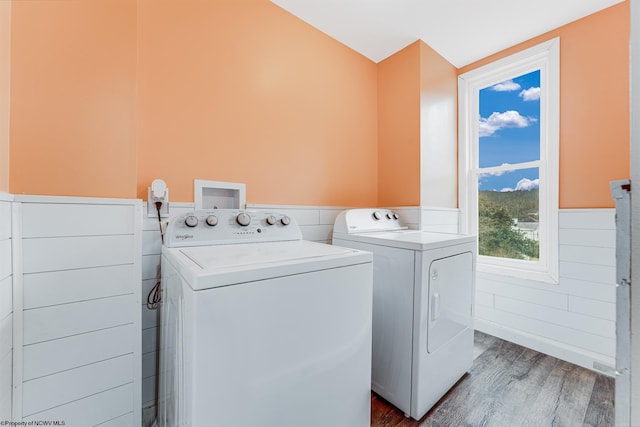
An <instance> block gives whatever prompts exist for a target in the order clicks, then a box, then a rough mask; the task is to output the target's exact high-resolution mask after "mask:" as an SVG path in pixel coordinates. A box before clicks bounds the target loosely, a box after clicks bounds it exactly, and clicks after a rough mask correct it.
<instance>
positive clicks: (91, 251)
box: [22, 235, 135, 274]
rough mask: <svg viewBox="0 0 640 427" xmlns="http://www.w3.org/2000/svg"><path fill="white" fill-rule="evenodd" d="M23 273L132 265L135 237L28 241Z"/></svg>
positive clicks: (66, 238)
mask: <svg viewBox="0 0 640 427" xmlns="http://www.w3.org/2000/svg"><path fill="white" fill-rule="evenodd" d="M22 245H23V263H24V273H25V274H28V273H39V272H43V271H59V270H70V269H74V268H90V267H103V266H107V265H119V264H132V263H133V262H134V256H135V254H134V248H135V245H134V237H133V236H132V235H123V236H86V237H54V238H37V239H36V238H34V239H25V240H23V242H22Z"/></svg>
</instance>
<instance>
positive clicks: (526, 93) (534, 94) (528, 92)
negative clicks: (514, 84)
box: [518, 87, 540, 101]
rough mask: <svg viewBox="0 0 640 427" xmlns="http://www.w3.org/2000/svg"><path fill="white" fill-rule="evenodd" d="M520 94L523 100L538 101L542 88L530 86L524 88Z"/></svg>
mask: <svg viewBox="0 0 640 427" xmlns="http://www.w3.org/2000/svg"><path fill="white" fill-rule="evenodd" d="M518 96H519V97H521V98H522V100H523V101H537V100H538V99H540V88H539V87H530V88H529V89H524V90H523V91H522V92H520V93H519V94H518Z"/></svg>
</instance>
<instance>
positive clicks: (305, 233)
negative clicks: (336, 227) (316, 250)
mask: <svg viewBox="0 0 640 427" xmlns="http://www.w3.org/2000/svg"><path fill="white" fill-rule="evenodd" d="M300 231H301V232H302V238H303V239H304V240H311V241H313V242H330V241H331V237H332V234H333V225H301V226H300Z"/></svg>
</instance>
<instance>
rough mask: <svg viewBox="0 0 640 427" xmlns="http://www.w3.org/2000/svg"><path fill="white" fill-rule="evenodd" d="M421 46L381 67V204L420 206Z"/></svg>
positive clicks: (381, 64)
mask: <svg viewBox="0 0 640 427" xmlns="http://www.w3.org/2000/svg"><path fill="white" fill-rule="evenodd" d="M420 44H421V42H415V43H413V44H411V45H409V46H408V47H406V48H404V49H403V50H401V51H399V52H397V53H395V54H394V55H391V56H390V57H388V58H387V59H385V60H383V61H381V62H379V63H378V204H379V206H411V205H413V206H415V205H419V204H420Z"/></svg>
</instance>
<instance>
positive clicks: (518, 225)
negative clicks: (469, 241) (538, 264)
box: [478, 168, 540, 261]
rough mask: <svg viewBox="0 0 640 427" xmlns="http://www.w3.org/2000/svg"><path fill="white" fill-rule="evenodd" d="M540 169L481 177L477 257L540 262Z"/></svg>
mask: <svg viewBox="0 0 640 427" xmlns="http://www.w3.org/2000/svg"><path fill="white" fill-rule="evenodd" d="M539 182H540V180H539V170H538V168H530V169H520V170H515V171H510V172H504V173H496V174H481V175H480V176H479V177H478V184H479V193H478V254H480V255H486V256H493V257H500V258H512V259H523V260H531V261H537V260H538V258H539V256H540V254H539V245H538V227H539V206H540V203H539V200H540V197H539V191H538V185H539Z"/></svg>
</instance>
